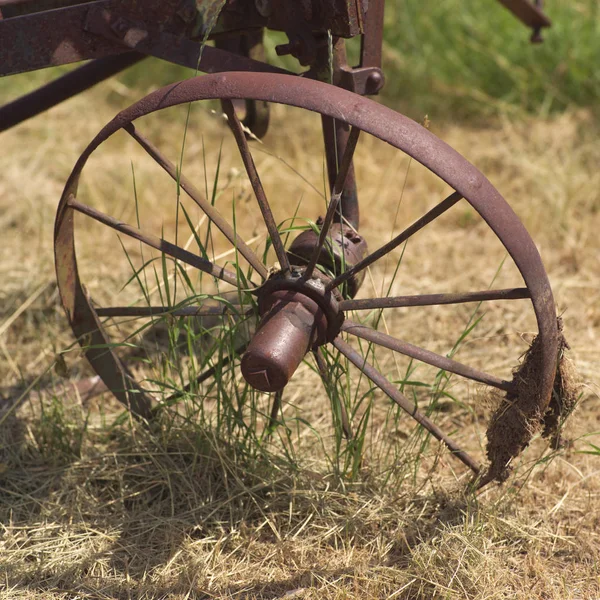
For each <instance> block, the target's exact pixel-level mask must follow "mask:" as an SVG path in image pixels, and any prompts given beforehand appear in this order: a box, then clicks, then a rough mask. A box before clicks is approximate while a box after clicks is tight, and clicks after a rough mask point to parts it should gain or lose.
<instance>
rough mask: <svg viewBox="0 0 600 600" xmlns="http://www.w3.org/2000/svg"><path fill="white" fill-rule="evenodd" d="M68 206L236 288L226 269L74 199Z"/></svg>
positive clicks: (236, 281) (233, 274) (235, 279)
mask: <svg viewBox="0 0 600 600" xmlns="http://www.w3.org/2000/svg"><path fill="white" fill-rule="evenodd" d="M69 206H70V207H71V208H72V209H74V210H76V211H78V212H80V213H82V214H84V215H87V216H88V217H91V218H92V219H94V220H96V221H98V222H100V223H102V224H104V225H107V226H108V227H112V229H115V230H116V231H120V232H121V233H123V234H125V235H128V236H129V237H132V238H135V239H136V240H139V241H140V242H144V244H146V245H148V246H150V247H152V248H156V249H157V250H159V251H160V252H164V253H165V254H167V255H169V256H172V257H173V258H176V259H178V260H180V261H182V262H184V263H186V264H188V265H190V266H192V267H195V268H196V269H199V270H200V271H204V272H205V273H208V274H209V275H212V276H213V277H217V278H218V279H222V280H223V281H225V282H226V283H229V284H231V285H233V286H235V287H237V286H238V280H237V276H236V275H235V273H232V272H231V271H228V270H227V269H223V268H222V267H218V266H217V265H215V264H213V263H211V262H210V261H208V260H206V259H204V258H201V257H200V256H196V255H195V254H192V253H191V252H188V251H187V250H184V249H183V248H180V247H179V246H176V245H175V244H171V243H170V242H167V241H166V240H163V239H162V238H159V237H157V236H155V235H152V234H150V233H145V232H143V231H141V230H140V229H137V228H135V227H132V226H131V225H127V224H126V223H122V222H121V221H118V220H117V219H114V218H113V217H111V216H109V215H105V214H104V213H102V212H100V211H99V210H96V209H95V208H92V207H91V206H87V205H86V204H82V203H81V202H77V200H75V199H74V198H71V199H70V200H69Z"/></svg>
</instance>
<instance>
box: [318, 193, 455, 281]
mask: <svg viewBox="0 0 600 600" xmlns="http://www.w3.org/2000/svg"><path fill="white" fill-rule="evenodd" d="M461 199H462V195H461V194H460V193H459V192H453V193H452V194H450V196H448V197H447V198H446V199H445V200H442V201H441V202H440V203H439V204H437V205H436V206H434V207H433V208H432V209H431V210H430V211H429V212H427V213H426V214H424V215H423V216H422V217H421V218H420V219H418V220H417V221H415V222H414V223H413V224H412V225H411V226H410V227H407V228H406V229H405V230H404V231H403V232H402V233H400V234H398V235H397V236H396V237H395V238H394V239H392V240H390V241H389V242H388V243H387V244H385V245H383V246H381V248H379V249H378V250H375V252H373V253H372V254H369V256H367V257H366V258H364V259H363V260H361V261H360V262H359V263H357V264H356V265H355V266H354V267H352V268H350V269H348V270H347V271H344V273H342V274H341V275H338V276H337V277H336V278H335V279H334V280H333V281H330V282H329V283H328V284H327V287H326V289H327V290H332V289H333V288H336V287H338V286H339V285H340V284H342V283H344V281H347V280H348V279H350V278H351V277H353V276H354V275H356V273H358V272H359V271H362V270H363V269H366V268H367V267H368V266H369V265H372V264H373V263H374V262H375V261H378V260H379V259H380V258H382V257H383V256H385V255H386V254H389V253H390V252H391V251H392V250H393V249H394V248H396V247H397V246H399V245H400V244H402V243H403V242H405V241H406V240H407V239H408V238H410V237H411V236H412V235H414V234H415V233H417V231H419V230H421V229H423V227H425V225H428V224H429V223H431V221H433V220H435V219H437V218H438V217H439V216H440V215H442V214H443V213H445V212H446V211H447V210H448V209H449V208H451V207H452V206H454V205H455V204H456V203H457V202H458V201H459V200H461Z"/></svg>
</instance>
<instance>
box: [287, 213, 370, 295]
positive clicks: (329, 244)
mask: <svg viewBox="0 0 600 600" xmlns="http://www.w3.org/2000/svg"><path fill="white" fill-rule="evenodd" d="M317 224H319V221H317ZM323 232H326V228H325V224H323V225H322V226H321V231H320V233H319V234H318V235H317V233H316V232H315V231H313V230H312V229H307V230H306V231H303V232H302V233H300V234H299V235H298V236H297V237H296V238H295V239H294V241H293V242H292V244H291V245H290V248H289V250H288V254H289V257H290V262H291V263H292V264H293V265H297V266H301V265H306V264H308V267H307V269H306V274H305V277H307V278H308V277H310V275H311V274H312V272H313V271H312V270H311V271H310V272H309V267H310V264H311V262H313V261H314V263H313V264H314V266H316V265H319V266H320V267H321V268H324V269H325V270H326V271H328V272H329V273H332V274H336V273H344V272H346V270H350V269H352V267H354V265H356V264H359V263H360V262H361V261H362V259H363V258H364V257H365V255H366V253H367V243H366V242H365V239H364V238H363V237H362V236H361V235H359V234H358V233H357V232H356V231H355V230H354V228H353V227H349V226H348V225H340V224H339V223H334V224H333V225H331V226H330V227H329V228H328V232H326V235H323ZM313 268H314V267H313ZM364 275H365V274H364V272H363V271H360V272H359V273H358V274H357V275H353V276H351V277H349V278H348V279H347V280H346V281H347V284H348V285H347V290H346V295H347V296H348V297H351V298H352V297H354V296H355V295H356V293H357V292H358V290H359V288H360V286H361V285H362V282H363V280H364ZM328 281H329V282H331V279H329V280H328Z"/></svg>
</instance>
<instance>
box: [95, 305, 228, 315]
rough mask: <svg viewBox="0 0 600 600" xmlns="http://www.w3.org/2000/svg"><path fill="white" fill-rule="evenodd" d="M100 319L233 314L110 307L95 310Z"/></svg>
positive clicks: (190, 308) (220, 310) (198, 309)
mask: <svg viewBox="0 0 600 600" xmlns="http://www.w3.org/2000/svg"><path fill="white" fill-rule="evenodd" d="M94 310H95V311H96V314H97V315H98V316H99V317H152V316H155V315H170V316H172V317H213V316H215V315H225V314H233V311H232V310H230V309H228V308H226V307H216V306H215V307H214V308H213V309H212V310H211V309H210V308H205V307H202V306H184V307H182V308H173V307H169V306H109V307H105V308H102V307H97V308H95V309H94Z"/></svg>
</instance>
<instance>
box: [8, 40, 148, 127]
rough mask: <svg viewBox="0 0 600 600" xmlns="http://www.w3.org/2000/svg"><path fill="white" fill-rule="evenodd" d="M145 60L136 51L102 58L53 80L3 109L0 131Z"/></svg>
mask: <svg viewBox="0 0 600 600" xmlns="http://www.w3.org/2000/svg"><path fill="white" fill-rule="evenodd" d="M143 58H145V56H144V55H143V54H138V53H137V52H123V53H122V54H117V55H115V56H107V57H105V58H99V59H96V60H93V61H92V62H90V63H88V64H86V65H83V66H82V67H78V68H76V69H74V70H73V71H71V72H70V73H67V74H66V75H63V76H62V77H58V78H57V79H55V80H54V81H51V82H50V83H48V84H46V85H44V86H42V87H40V88H38V89H37V90H34V91H33V92H31V93H29V94H26V95H25V96H21V97H20V98H17V99H16V100H13V101H12V102H9V103H8V104H5V105H4V106H2V107H0V132H1V131H6V130H7V129H10V128H11V127H14V126H15V125H18V124H19V123H22V122H23V121H25V120H26V119H29V118H31V117H35V116H36V115H38V114H40V113H42V112H44V111H46V110H48V109H49V108H52V107H53V106H56V105H57V104H59V103H61V102H63V101H64V100H67V99H69V98H72V97H73V96H76V95H77V94H79V93H81V92H84V91H85V90H88V89H90V88H91V87H93V86H95V85H96V84H98V83H100V82H101V81H104V80H105V79H108V78H109V77H112V76H113V75H116V74H117V73H120V72H121V71H123V70H124V69H127V68H128V67H131V66H132V65H135V64H136V63H138V62H139V61H140V60H142V59H143Z"/></svg>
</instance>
